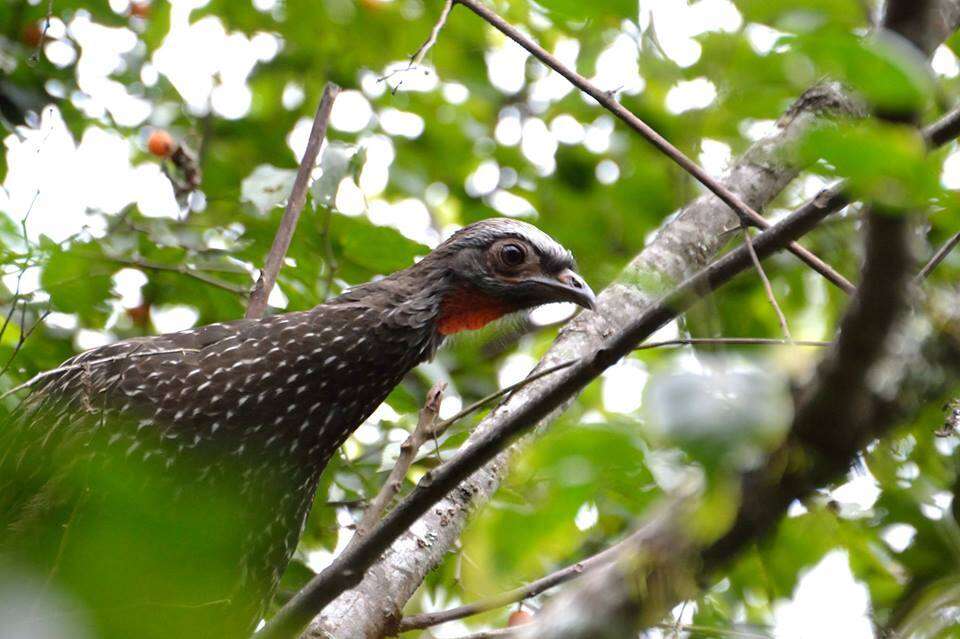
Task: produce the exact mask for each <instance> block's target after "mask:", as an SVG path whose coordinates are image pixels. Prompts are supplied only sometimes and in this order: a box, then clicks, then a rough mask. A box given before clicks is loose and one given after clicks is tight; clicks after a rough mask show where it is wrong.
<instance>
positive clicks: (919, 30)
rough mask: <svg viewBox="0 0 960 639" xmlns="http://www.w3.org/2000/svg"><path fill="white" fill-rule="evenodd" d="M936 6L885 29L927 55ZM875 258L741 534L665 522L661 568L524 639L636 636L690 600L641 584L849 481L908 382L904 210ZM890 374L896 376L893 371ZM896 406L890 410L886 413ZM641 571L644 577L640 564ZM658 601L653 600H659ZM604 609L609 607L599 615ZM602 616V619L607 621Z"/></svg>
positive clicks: (899, 10)
mask: <svg viewBox="0 0 960 639" xmlns="http://www.w3.org/2000/svg"><path fill="white" fill-rule="evenodd" d="M935 7H936V1H935V0H923V1H921V2H912V3H911V2H909V0H890V2H889V3H888V5H887V12H886V15H885V18H884V22H883V27H884V28H886V29H890V30H893V31H894V32H895V33H898V34H899V35H901V36H903V37H912V40H911V42H912V43H913V44H914V45H915V46H916V47H917V48H918V49H923V50H926V49H927V48H928V46H929V40H928V39H927V38H926V34H927V25H928V24H929V18H930V16H932V15H933V14H934V12H933V9H934V8H935ZM917 116H918V114H917V113H913V112H909V113H899V114H895V115H891V114H887V117H888V118H891V119H893V120H895V121H898V122H909V121H915V119H916V118H917ZM865 220H866V224H865V227H866V231H865V236H866V237H865V244H866V250H865V257H864V266H863V271H862V273H863V276H862V282H861V285H860V287H859V289H858V291H857V294H856V295H855V296H854V298H853V300H852V302H851V304H850V307H849V308H848V309H847V312H846V313H845V315H844V318H843V320H842V322H841V327H840V331H839V336H838V338H837V341H836V344H835V346H834V347H833V348H832V349H831V351H830V353H829V354H828V355H827V356H826V357H825V359H824V361H823V362H822V364H821V366H820V367H819V370H818V374H817V375H816V376H815V377H814V379H813V381H812V382H811V383H810V385H809V386H808V387H807V388H806V389H804V391H803V393H802V395H801V397H800V400H799V401H798V407H797V412H796V415H795V417H794V421H793V425H792V427H791V430H790V435H789V437H788V440H787V442H786V443H785V445H784V446H783V447H781V449H780V450H778V451H776V452H774V453H773V454H772V455H770V457H769V458H768V459H767V462H766V463H765V464H763V465H762V466H761V467H760V468H759V469H757V470H754V471H750V472H747V473H746V474H744V476H743V478H742V482H741V495H742V496H743V498H742V499H741V504H740V506H739V510H738V513H737V516H736V519H735V522H734V525H733V526H732V527H731V529H730V530H729V531H728V532H727V533H725V534H724V535H723V536H722V537H721V538H720V539H719V540H717V541H716V542H714V543H713V544H712V545H711V546H709V547H708V548H706V549H705V550H704V551H703V552H702V554H701V553H695V554H691V552H690V550H691V546H692V545H693V544H692V538H691V537H689V536H688V535H687V534H686V532H685V530H684V529H683V527H680V528H678V527H677V526H676V525H675V523H672V522H665V523H663V522H662V523H661V527H662V529H663V530H664V532H666V531H672V533H673V537H672V544H674V546H673V547H669V548H667V549H666V551H665V552H664V549H662V548H658V549H657V552H656V553H655V557H656V560H657V561H656V562H655V563H654V564H653V565H652V566H648V565H646V564H645V563H643V562H641V561H640V558H646V557H649V556H651V555H652V554H654V553H653V551H652V550H651V549H650V548H649V547H647V546H642V545H637V546H635V547H634V548H633V549H632V550H630V551H627V552H625V553H624V554H623V555H622V556H621V558H620V559H619V560H618V561H617V562H616V563H614V564H611V566H610V568H608V569H606V570H604V571H603V572H602V573H598V575H597V577H596V578H595V579H594V580H593V581H592V582H591V583H588V584H584V585H583V587H580V588H577V589H573V590H571V591H568V592H566V593H564V594H563V595H561V596H560V597H558V598H557V599H556V600H554V601H553V602H551V604H550V606H549V608H548V610H547V611H546V614H543V615H541V618H542V619H543V623H540V624H536V628H535V629H533V630H526V629H525V630H524V632H523V633H522V634H521V636H522V637H531V638H532V637H534V636H536V637H551V638H552V639H556V638H562V639H574V638H576V639H581V638H582V639H586V638H587V637H590V638H591V639H594V638H601V637H610V638H613V637H630V636H636V633H637V631H638V630H639V629H642V628H644V627H646V626H648V625H649V623H650V620H651V619H656V618H658V617H662V616H663V615H665V614H666V612H667V611H668V610H670V608H671V607H672V606H673V605H674V604H675V603H676V602H677V601H680V600H682V599H683V598H684V594H683V587H684V585H685V583H684V581H683V580H682V579H681V581H680V582H679V583H676V584H670V585H667V586H666V587H664V588H662V589H661V590H659V591H657V592H653V593H651V592H645V591H644V589H643V588H640V589H638V588H636V583H637V582H638V580H639V581H641V582H642V581H647V580H649V579H650V578H651V575H655V574H657V573H660V572H666V573H667V574H668V575H676V574H680V575H684V574H687V573H689V572H691V571H694V570H698V569H701V570H702V571H703V572H704V573H706V574H709V573H710V572H712V571H714V570H716V569H717V568H719V567H720V566H722V565H724V564H725V563H727V562H729V561H730V560H732V559H733V558H734V557H736V556H737V554H738V553H739V552H740V551H741V550H742V549H743V548H744V547H746V546H747V545H748V544H751V543H753V542H755V541H756V540H757V539H758V538H760V537H762V536H764V535H765V534H766V533H767V532H768V531H769V530H770V529H771V528H772V527H773V526H774V525H775V524H776V522H778V521H779V520H780V518H781V517H782V516H783V515H784V513H785V512H786V509H787V507H788V505H789V504H790V503H791V502H792V501H793V500H794V499H797V498H799V497H802V496H804V495H806V494H807V493H809V492H810V491H811V490H813V489H814V488H815V487H817V486H820V485H823V484H824V483H826V482H828V481H829V480H831V479H833V478H834V477H836V476H838V475H840V474H842V472H844V471H845V470H846V469H848V468H849V466H850V464H852V463H853V461H854V459H855V457H856V454H857V452H858V451H859V450H860V449H861V448H862V447H863V446H864V445H865V444H866V443H867V442H868V441H869V440H870V439H871V438H873V437H875V436H877V435H879V434H881V433H883V432H885V431H886V430H887V429H888V428H889V427H890V426H891V425H892V423H893V422H892V415H893V413H892V412H891V411H887V412H886V413H883V412H880V411H879V410H878V408H879V406H880V405H881V404H884V405H886V404H888V403H889V401H888V400H887V399H884V396H885V395H890V394H893V396H894V397H895V396H896V393H897V391H898V390H899V388H898V387H899V386H900V384H901V383H902V381H903V379H905V377H904V376H903V364H904V362H903V361H902V356H903V354H902V353H897V354H896V357H897V358H898V359H900V361H897V360H896V359H894V360H892V361H891V360H887V361H886V362H884V357H885V356H887V355H888V354H889V355H893V353H892V352H888V340H889V339H890V337H891V336H892V335H893V333H894V332H895V329H896V327H897V326H898V322H899V320H900V318H901V316H903V315H904V314H905V313H906V311H907V307H908V284H909V282H910V276H909V273H910V269H911V266H912V263H913V261H912V256H911V254H910V246H909V244H910V238H909V223H908V220H907V219H906V217H905V215H904V212H903V211H890V210H880V209H879V208H878V207H876V206H875V207H873V208H871V209H870V210H869V211H868V212H867V215H866V217H865ZM880 363H887V364H893V366H894V368H893V370H895V371H897V373H896V374H895V375H894V377H895V379H893V380H890V379H887V380H885V383H886V384H888V385H890V384H893V385H894V387H895V388H892V389H891V388H888V389H885V391H884V390H881V389H879V388H878V387H879V386H880V382H879V381H878V379H877V376H878V374H879V373H878V371H879V370H880V368H881V367H880V366H879V364H880ZM886 374H887V375H888V376H889V375H891V373H890V371H889V370H887V371H886ZM885 407H886V408H889V407H888V406H885ZM637 565H639V570H637V569H636V567H635V566H637ZM651 595H653V596H651ZM598 606H603V608H602V609H601V610H600V614H598ZM598 619H602V621H598Z"/></svg>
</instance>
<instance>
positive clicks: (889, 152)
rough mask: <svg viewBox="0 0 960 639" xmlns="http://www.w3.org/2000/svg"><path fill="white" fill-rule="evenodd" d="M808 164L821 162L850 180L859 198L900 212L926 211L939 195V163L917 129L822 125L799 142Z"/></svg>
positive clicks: (868, 124) (870, 123) (872, 123)
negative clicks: (907, 209) (912, 208)
mask: <svg viewBox="0 0 960 639" xmlns="http://www.w3.org/2000/svg"><path fill="white" fill-rule="evenodd" d="M800 153H801V154H802V155H803V156H804V158H805V159H806V160H808V161H810V162H814V161H816V160H817V159H819V158H822V159H824V160H826V161H827V162H829V163H830V164H831V165H832V166H833V167H834V168H835V171H834V172H833V173H834V174H836V175H837V176H842V177H846V178H847V179H849V181H850V187H851V189H852V190H853V191H854V192H855V193H856V195H857V197H859V198H863V199H865V200H867V201H871V202H877V203H880V204H882V205H884V206H886V207H892V208H897V209H904V208H911V207H922V206H924V205H925V204H926V202H927V201H928V200H929V199H930V198H932V197H934V196H936V195H937V194H938V193H939V192H940V180H939V170H938V163H937V162H936V160H935V159H933V158H930V157H929V156H927V154H926V152H925V150H924V145H923V140H922V139H921V138H920V136H919V135H918V134H917V132H916V130H915V129H912V128H909V127H905V126H893V125H889V124H881V123H877V122H875V121H865V122H857V123H842V124H839V125H837V126H835V127H833V126H831V127H820V128H817V129H815V130H814V131H812V132H811V133H810V134H809V135H807V136H806V138H805V139H804V140H803V142H802V143H801V148H800Z"/></svg>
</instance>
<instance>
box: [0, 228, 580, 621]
mask: <svg viewBox="0 0 960 639" xmlns="http://www.w3.org/2000/svg"><path fill="white" fill-rule="evenodd" d="M573 268H574V264H573V261H572V257H571V256H570V254H569V252H568V251H566V250H565V249H563V248H562V247H561V246H560V245H559V244H557V243H556V242H555V241H553V240H552V239H551V238H549V237H548V236H547V235H545V234H544V233H542V232H540V231H539V230H537V229H536V228H534V227H532V226H530V225H527V224H524V223H521V222H517V221H513V220H505V219H493V220H487V221H484V222H480V223H477V224H474V225H472V226H469V227H467V228H465V229H462V230H461V231H459V232H458V233H456V234H455V235H454V236H453V237H451V238H450V239H449V240H448V241H446V242H445V243H443V244H442V245H441V246H440V247H438V248H437V249H436V250H435V251H433V252H432V253H431V254H430V255H428V256H426V257H425V258H424V259H422V260H421V261H420V262H418V263H417V264H415V265H414V266H411V267H410V268H408V269H406V270H403V271H400V272H398V273H395V274H393V275H391V276H389V277H386V278H384V279H382V280H379V281H376V282H372V283H369V284H365V285H363V286H359V287H357V288H354V289H352V290H350V291H348V292H346V293H345V294H343V295H341V296H340V297H338V298H336V299H334V300H332V301H330V302H328V303H326V304H322V305H320V306H318V307H316V308H314V309H313V310H310V311H306V312H297V313H288V314H284V315H277V316H273V317H269V318H266V319H263V320H241V321H236V322H228V323H223V324H214V325H210V326H205V327H202V328H198V329H195V330H190V331H184V332H181V333H173V334H169V335H160V336H157V337H149V338H137V339H130V340H125V341H122V342H118V343H116V344H112V345H109V346H105V347H102V348H98V349H95V350H92V351H88V352H86V353H83V354H81V355H78V356H77V357H75V358H73V359H71V360H69V361H68V362H67V363H66V365H67V367H68V370H65V371H64V372H63V373H62V374H60V375H58V376H55V377H52V378H51V379H50V380H49V381H48V382H47V383H46V384H45V385H44V386H43V387H42V388H40V389H38V390H37V392H35V393H34V394H33V395H32V396H31V397H30V398H28V400H26V401H25V403H24V404H23V406H22V407H21V409H20V410H19V411H18V412H17V414H16V415H15V416H14V420H13V421H12V423H11V424H9V425H8V427H7V428H6V429H5V433H4V435H3V441H2V442H0V443H2V446H3V447H2V448H0V471H2V472H3V474H0V482H3V481H7V485H6V487H5V488H0V517H2V521H3V523H4V525H5V526H6V530H5V531H0V543H3V544H4V546H5V547H6V549H7V557H8V558H9V557H14V558H17V554H18V553H20V555H21V557H27V556H29V557H30V558H36V557H41V558H46V559H49V557H51V556H52V557H53V560H52V561H48V562H47V566H48V567H47V568H45V569H49V570H51V571H52V572H54V573H56V575H57V576H58V577H59V576H62V581H63V582H64V584H65V586H64V588H65V589H67V590H68V591H69V590H74V591H76V592H77V593H78V594H79V596H80V597H81V598H83V599H84V600H85V603H86V604H87V606H88V607H89V608H90V609H91V610H92V616H93V617H94V619H95V623H96V624H97V625H98V629H99V631H100V633H101V634H102V635H103V636H110V637H113V636H117V637H119V636H138V637H150V636H155V635H156V636H164V637H169V636H171V635H177V634H178V633H183V632H186V633H188V634H189V636H223V637H237V636H240V635H241V634H243V633H247V632H249V631H250V630H251V628H252V626H253V624H255V623H256V622H257V621H258V620H259V619H260V617H261V616H262V614H263V612H264V610H265V606H266V605H267V604H268V603H269V600H270V597H271V596H272V594H273V592H274V590H275V588H276V586H277V583H278V580H279V578H280V576H281V573H282V572H283V570H284V568H285V567H286V565H287V563H288V562H289V560H290V557H291V554H292V553H293V551H294V549H295V547H296V545H297V541H298V539H299V536H300V533H301V531H302V529H303V525H304V522H305V520H306V516H307V514H308V512H309V509H310V505H311V503H312V501H313V497H314V493H315V491H316V487H317V483H318V480H319V478H320V474H321V472H322V470H323V468H324V467H325V466H326V465H327V462H328V461H329V459H330V457H331V455H333V453H334V452H335V451H336V449H337V448H338V447H339V446H340V445H341V444H342V443H343V441H344V440H345V439H346V438H347V437H348V436H349V435H350V434H351V433H352V432H353V430H354V429H355V428H356V427H357V426H358V425H359V424H360V423H362V422H363V420H364V419H366V418H367V417H368V416H369V415H370V414H371V413H372V412H373V410H374V409H375V408H376V407H377V406H378V405H379V404H380V403H381V402H382V401H383V400H384V398H386V396H387V394H388V393H389V392H390V391H391V389H393V388H394V386H396V385H397V383H399V382H400V380H401V379H402V378H403V376H404V375H405V374H406V373H407V372H408V371H409V370H410V369H412V368H413V367H414V366H416V365H417V364H419V363H420V362H422V361H424V360H426V359H429V358H430V357H432V356H433V354H434V352H435V351H436V349H437V348H438V347H439V345H440V343H441V342H442V340H443V339H444V336H445V335H448V334H451V333H454V332H457V331H459V330H466V329H473V328H478V327H479V326H481V325H482V324H484V323H486V322H488V321H490V320H492V319H495V318H496V317H499V316H501V315H503V314H506V313H509V312H513V311H518V310H522V309H527V308H531V307H533V306H536V305H538V304H542V303H546V302H553V301H573V302H576V303H578V304H580V305H582V306H588V307H592V304H593V294H592V292H590V289H589V288H588V287H587V286H586V285H585V284H584V283H583V281H582V280H581V279H580V278H579V277H578V276H577V275H576V274H575V273H574V271H573ZM117 478H122V479H120V480H117ZM115 483H119V484H122V485H120V486H117V485H114V484H115ZM142 491H147V492H146V494H149V495H150V497H149V500H147V499H146V498H140V496H141V495H143V494H145V493H143V492H142ZM117 495H121V497H120V498H119V499H120V502H119V503H121V504H124V505H123V506H122V507H120V508H119V511H120V513H121V514H120V515H119V516H118V515H117V512H116V511H117V510H118V508H117V506H116V503H117V499H118V498H117V497H116V496H117ZM158 500H159V503H158ZM148 503H149V507H150V508H155V509H159V510H160V511H162V512H154V511H150V516H151V517H153V516H156V517H159V519H158V520H157V521H158V522H159V523H156V522H154V521H153V520H152V519H150V520H149V521H151V522H152V524H151V525H150V526H145V527H144V526H143V525H142V524H141V523H135V524H130V523H129V522H128V521H127V519H128V518H127V517H125V516H124V515H123V513H124V512H125V511H124V508H130V506H129V504H135V506H133V509H134V510H135V509H136V508H139V507H146V506H144V504H148ZM168 507H169V512H167V511H168ZM171 513H172V514H171ZM130 519H134V518H133V517H131V518H130ZM107 520H109V521H111V522H114V523H113V524H111V526H112V527H111V528H110V531H111V534H115V535H116V536H117V538H118V539H120V540H121V541H120V542H117V543H116V544H114V545H113V546H111V547H110V549H109V550H108V552H109V553H111V554H112V553H115V552H117V553H120V554H121V555H123V556H124V557H125V559H124V560H123V562H119V563H118V565H117V566H114V565H113V563H114V562H109V561H108V562H107V563H108V564H110V567H109V569H104V572H105V573H106V574H105V575H99V576H98V575H97V574H96V572H97V571H96V570H93V571H92V572H91V571H90V569H89V568H76V567H77V566H83V565H84V564H83V562H82V561H79V560H77V561H74V559H71V558H70V557H71V555H70V553H69V552H68V550H69V549H70V548H71V544H74V545H76V544H81V545H82V544H83V543H89V544H93V546H91V548H92V547H95V544H96V543H97V542H96V539H97V538H96V536H95V533H97V534H99V532H98V531H101V527H102V524H103V522H104V521H107ZM51 522H54V523H53V524H52V523H51ZM78 522H80V523H78ZM57 523H59V524H61V525H60V526H57V525H56V524H57ZM51 526H52V527H53V528H55V529H56V530H57V531H58V532H57V533H56V534H53V533H51V530H50V528H51ZM128 526H132V527H133V529H131V530H126V527H128ZM154 527H156V528H158V529H159V530H160V532H159V533H157V539H155V540H151V541H150V542H147V544H148V547H139V544H138V543H137V544H134V543H133V542H130V541H129V540H130V539H134V540H141V539H142V538H146V537H149V536H150V535H152V534H153V533H154V532H156V531H155V530H154ZM74 528H77V529H79V530H80V531H81V532H79V533H72V532H68V533H67V534H66V535H64V534H60V533H62V531H63V530H68V531H72V530H73V529H74ZM36 530H42V531H43V533H42V534H40V535H39V536H37V537H33V533H32V532H31V531H36ZM90 531H92V532H90ZM148 533H149V534H148ZM160 533H162V534H160ZM76 535H79V536H80V538H81V540H80V541H77V539H76ZM193 535H199V537H200V538H201V539H202V540H204V543H206V541H207V540H209V544H208V545H207V546H204V545H203V544H202V543H201V544H200V545H199V546H195V545H193V546H192V545H191V544H190V543H187V542H189V541H191V540H192V539H193V537H192V536H193ZM145 536H146V537H145ZM38 540H39V541H38ZM123 540H126V541H123ZM131 544H133V546H134V548H133V549H132V550H131V549H130V548H127V546H130V545H131ZM184 544H186V546H184ZM117 546H120V548H118V547H117ZM0 549H2V548H0ZM51 551H53V552H51ZM77 552H78V553H82V552H89V549H87V550H83V549H80V550H77ZM64 557H67V558H68V559H67V560H66V561H65V560H64ZM70 562H74V563H70ZM40 563H41V565H42V564H43V563H44V561H43V559H41V561H40ZM51 564H52V566H51ZM74 568H76V570H77V572H78V573H79V574H72V573H70V570H71V569H74ZM106 581H109V584H108V585H104V582H106ZM91 591H92V592H93V594H91ZM113 591H115V592H113ZM117 597H120V598H121V599H122V604H123V605H124V606H127V608H126V610H128V611H129V610H136V611H137V613H136V614H134V615H131V614H130V613H129V612H127V613H125V614H116V613H115V612H110V611H111V610H115V609H116V606H117V604H118V602H117V601H116V600H115V598H117ZM131 607H132V608H131ZM158 611H159V612H158ZM131 617H132V618H131Z"/></svg>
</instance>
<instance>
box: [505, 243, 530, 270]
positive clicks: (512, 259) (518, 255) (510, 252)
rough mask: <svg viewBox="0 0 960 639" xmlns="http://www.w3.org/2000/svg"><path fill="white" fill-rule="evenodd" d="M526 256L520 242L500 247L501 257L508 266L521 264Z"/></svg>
mask: <svg viewBox="0 0 960 639" xmlns="http://www.w3.org/2000/svg"><path fill="white" fill-rule="evenodd" d="M525 258H526V253H525V252H524V250H523V247H522V246H520V245H519V244H504V245H503V247H501V248H500V259H501V260H503V263H504V264H506V265H507V266H520V265H521V264H523V260H524V259H525Z"/></svg>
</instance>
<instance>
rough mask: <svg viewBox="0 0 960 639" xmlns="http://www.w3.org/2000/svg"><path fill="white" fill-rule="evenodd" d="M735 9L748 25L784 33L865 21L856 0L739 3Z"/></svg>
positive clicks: (864, 13)
mask: <svg viewBox="0 0 960 639" xmlns="http://www.w3.org/2000/svg"><path fill="white" fill-rule="evenodd" d="M737 9H739V10H740V12H741V13H742V14H743V16H744V18H746V19H747V20H750V21H751V22H763V23H765V24H769V25H772V26H775V27H777V28H779V29H783V30H785V31H794V30H808V29H811V28H816V27H820V26H823V25H827V24H829V25H834V26H837V27H848V28H849V27H857V26H862V25H865V24H867V23H868V22H869V15H867V12H866V11H865V10H864V5H863V3H862V2H860V1H859V0H777V1H776V2H770V1H769V0H740V1H739V2H737Z"/></svg>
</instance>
